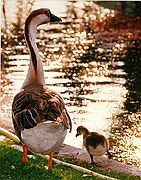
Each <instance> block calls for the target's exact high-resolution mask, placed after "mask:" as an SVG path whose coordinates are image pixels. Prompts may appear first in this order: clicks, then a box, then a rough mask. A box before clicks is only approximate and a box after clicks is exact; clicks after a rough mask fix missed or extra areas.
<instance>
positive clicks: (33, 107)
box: [12, 89, 71, 138]
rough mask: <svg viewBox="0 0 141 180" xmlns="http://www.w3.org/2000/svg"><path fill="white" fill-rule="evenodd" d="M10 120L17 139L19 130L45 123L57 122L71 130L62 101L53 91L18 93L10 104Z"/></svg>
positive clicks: (68, 117)
mask: <svg viewBox="0 0 141 180" xmlns="http://www.w3.org/2000/svg"><path fill="white" fill-rule="evenodd" d="M12 119H13V124H14V128H15V131H16V134H17V135H18V137H19V138H21V137H20V136H21V135H20V132H21V130H24V129H29V128H33V127H35V126H36V125H37V124H38V123H41V122H45V121H56V122H57V121H58V122H60V123H62V124H64V125H65V126H66V127H67V128H68V129H70V130H71V119H70V116H69V115H68V113H67V111H66V109H65V106H64V102H63V99H62V98H61V97H60V95H59V94H58V93H56V92H55V91H52V90H49V89H46V90H43V89H42V90H38V89H29V90H22V91H21V92H19V93H18V94H17V95H16V96H15V98H14V100H13V104H12Z"/></svg>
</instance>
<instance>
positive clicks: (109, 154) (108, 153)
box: [106, 150, 112, 159]
mask: <svg viewBox="0 0 141 180" xmlns="http://www.w3.org/2000/svg"><path fill="white" fill-rule="evenodd" d="M106 152H107V155H108V158H109V159H111V158H112V154H111V153H110V152H109V151H108V150H107V151H106Z"/></svg>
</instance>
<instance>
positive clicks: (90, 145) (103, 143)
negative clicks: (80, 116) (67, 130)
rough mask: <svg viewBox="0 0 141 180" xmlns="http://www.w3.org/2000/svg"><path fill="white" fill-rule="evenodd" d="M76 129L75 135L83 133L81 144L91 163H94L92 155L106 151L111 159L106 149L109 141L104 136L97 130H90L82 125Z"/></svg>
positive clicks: (98, 154) (99, 154)
mask: <svg viewBox="0 0 141 180" xmlns="http://www.w3.org/2000/svg"><path fill="white" fill-rule="evenodd" d="M76 131H77V133H76V137H77V136H79V135H82V134H83V145H84V146H85V148H86V150H87V151H88V153H89V155H90V158H91V163H92V164H93V163H94V161H93V156H101V155H103V154H105V153H107V154H108V157H109V159H111V157H112V156H111V154H110V152H109V150H108V149H109V141H108V139H107V138H106V137H105V136H103V135H102V134H99V133H98V132H90V131H89V130H88V129H87V128H86V127H84V126H79V127H78V128H77V129H76Z"/></svg>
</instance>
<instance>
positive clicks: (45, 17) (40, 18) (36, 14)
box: [26, 8, 62, 26]
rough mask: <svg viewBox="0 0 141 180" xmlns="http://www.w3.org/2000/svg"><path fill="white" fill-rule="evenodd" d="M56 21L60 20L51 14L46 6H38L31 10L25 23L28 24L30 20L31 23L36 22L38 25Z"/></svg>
mask: <svg viewBox="0 0 141 180" xmlns="http://www.w3.org/2000/svg"><path fill="white" fill-rule="evenodd" d="M56 21H62V20H61V19H60V18H59V17H57V16H55V15H54V14H52V13H51V12H50V10H49V9H48V8H40V9H37V10H34V11H32V13H31V14H30V15H29V16H28V18H27V20H26V24H30V23H31V22H32V23H33V24H36V26H39V25H41V24H45V23H48V22H56Z"/></svg>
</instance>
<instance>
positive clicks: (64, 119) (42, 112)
mask: <svg viewBox="0 0 141 180" xmlns="http://www.w3.org/2000/svg"><path fill="white" fill-rule="evenodd" d="M60 20H61V19H60V18H58V17H57V16H55V15H53V14H52V13H51V12H50V10H49V9H46V8H42V9H38V10H35V11H33V12H32V13H31V14H30V15H29V17H28V18H27V20H26V22H25V38H26V41H27V44H28V46H29V51H30V65H29V70H28V74H27V77H26V79H25V81H24V83H23V86H22V88H21V90H20V91H19V93H17V95H16V96H15V97H14V100H13V104H12V119H13V124H14V129H15V132H16V134H17V136H18V137H19V138H20V140H21V142H22V144H23V151H24V162H27V161H28V159H27V155H26V151H27V146H28V147H29V148H30V149H31V150H33V151H34V152H37V153H41V154H50V161H49V164H48V167H49V168H51V166H52V152H53V151H55V150H56V148H58V147H59V146H60V145H61V144H62V142H63V141H64V138H65V136H66V130H67V129H70V131H71V119H70V116H69V114H68V113H67V110H66V108H65V104H64V101H63V99H62V98H61V96H60V95H59V94H58V93H57V92H55V91H53V90H51V89H49V88H48V87H47V86H46V84H45V79H44V72H43V67H42V62H41V59H40V55H39V51H38V48H37V45H36V40H35V32H36V28H37V26H38V25H40V24H44V23H47V22H49V21H52V22H53V21H60Z"/></svg>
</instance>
